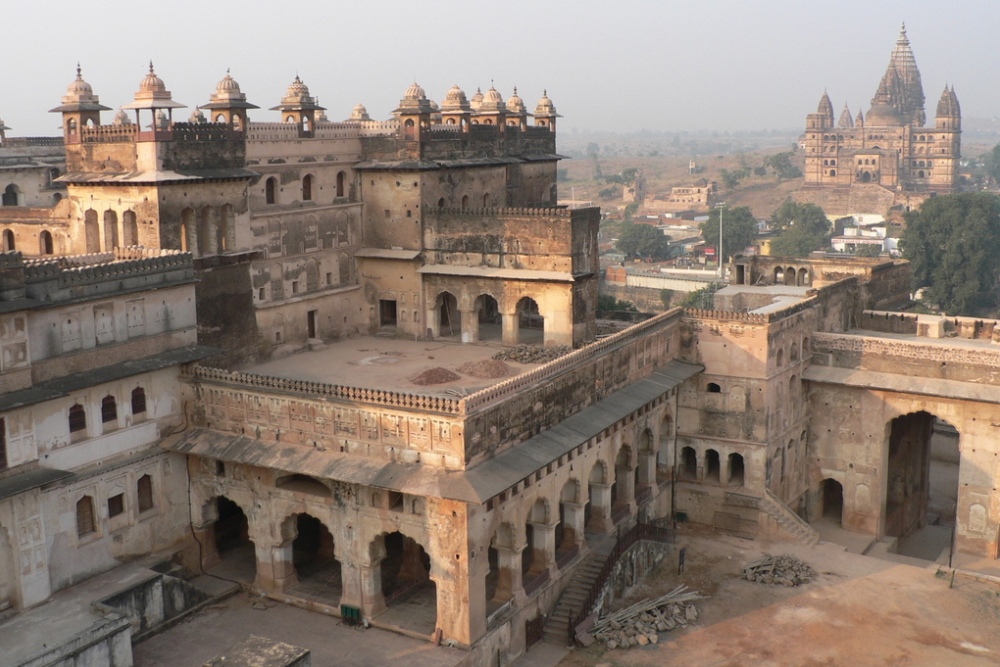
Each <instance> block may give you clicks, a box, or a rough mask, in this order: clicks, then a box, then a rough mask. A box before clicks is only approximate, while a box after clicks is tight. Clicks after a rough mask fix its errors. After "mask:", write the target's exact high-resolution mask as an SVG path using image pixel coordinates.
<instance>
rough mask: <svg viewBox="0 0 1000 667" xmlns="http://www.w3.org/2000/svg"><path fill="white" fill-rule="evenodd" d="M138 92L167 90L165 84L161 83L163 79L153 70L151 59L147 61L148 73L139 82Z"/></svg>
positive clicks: (163, 91)
mask: <svg viewBox="0 0 1000 667" xmlns="http://www.w3.org/2000/svg"><path fill="white" fill-rule="evenodd" d="M139 92H141V93H165V92H167V86H166V84H164V83H163V79H161V78H160V77H158V76H156V72H154V71H153V61H152V60H150V61H149V74H147V75H146V78H144V79H143V80H142V83H140V84H139Z"/></svg>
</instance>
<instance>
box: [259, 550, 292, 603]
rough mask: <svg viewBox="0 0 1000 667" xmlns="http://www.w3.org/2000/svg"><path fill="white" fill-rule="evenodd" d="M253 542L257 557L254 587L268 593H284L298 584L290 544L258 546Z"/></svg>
mask: <svg viewBox="0 0 1000 667" xmlns="http://www.w3.org/2000/svg"><path fill="white" fill-rule="evenodd" d="M258 545H259V543H258V542H254V551H255V552H256V555H257V580H256V581H255V582H254V586H256V587H257V588H259V589H260V590H262V591H265V592H268V593H284V592H285V591H287V590H288V589H289V588H291V587H292V586H294V585H295V584H297V583H298V582H299V578H298V575H297V574H296V573H295V565H294V563H293V562H292V543H291V542H288V543H287V544H283V545H282V544H279V545H277V546H271V545H267V544H264V545H262V546H258Z"/></svg>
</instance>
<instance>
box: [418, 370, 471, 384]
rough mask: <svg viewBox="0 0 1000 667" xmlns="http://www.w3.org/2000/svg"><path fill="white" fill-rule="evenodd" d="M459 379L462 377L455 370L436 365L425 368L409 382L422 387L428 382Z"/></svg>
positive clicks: (438, 382)
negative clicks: (436, 366)
mask: <svg viewBox="0 0 1000 667" xmlns="http://www.w3.org/2000/svg"><path fill="white" fill-rule="evenodd" d="M460 379H462V376H461V375H459V374H458V373H456V372H455V371H450V370H448V369H447V368H441V367H438V368H429V369H427V370H426V371H424V372H423V373H421V374H420V375H418V376H416V377H415V378H412V379H411V380H410V382H412V383H413V384H416V385H420V386H422V387H423V386H426V385H429V384H444V383H445V382H454V381H455V380H460Z"/></svg>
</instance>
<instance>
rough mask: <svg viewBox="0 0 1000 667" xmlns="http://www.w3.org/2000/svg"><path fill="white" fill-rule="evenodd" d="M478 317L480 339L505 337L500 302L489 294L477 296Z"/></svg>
mask: <svg viewBox="0 0 1000 667" xmlns="http://www.w3.org/2000/svg"><path fill="white" fill-rule="evenodd" d="M476 317H477V319H478V324H479V340H480V341H486V340H501V339H502V338H503V320H502V316H501V315H500V304H498V303H497V300H496V299H494V298H493V297H492V296H490V295H489V294H481V295H479V296H478V297H477V298H476Z"/></svg>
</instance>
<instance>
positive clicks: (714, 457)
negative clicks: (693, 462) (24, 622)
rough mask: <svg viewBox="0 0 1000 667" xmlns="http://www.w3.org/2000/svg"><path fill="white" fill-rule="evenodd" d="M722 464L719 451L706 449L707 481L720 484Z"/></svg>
mask: <svg viewBox="0 0 1000 667" xmlns="http://www.w3.org/2000/svg"><path fill="white" fill-rule="evenodd" d="M721 472H722V466H721V461H720V459H719V452H717V451H715V450H714V449H709V450H706V451H705V481H707V482H714V483H715V484H719V483H720V482H721V481H722V480H721Z"/></svg>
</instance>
